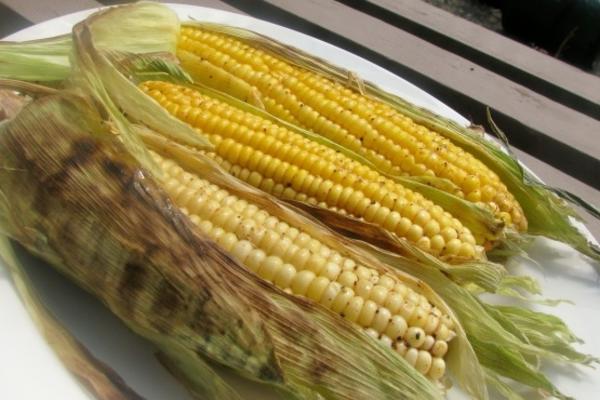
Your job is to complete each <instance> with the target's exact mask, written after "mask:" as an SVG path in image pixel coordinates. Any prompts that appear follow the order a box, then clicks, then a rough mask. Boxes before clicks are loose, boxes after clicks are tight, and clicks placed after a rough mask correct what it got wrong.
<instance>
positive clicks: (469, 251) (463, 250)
mask: <svg viewBox="0 0 600 400" xmlns="http://www.w3.org/2000/svg"><path fill="white" fill-rule="evenodd" d="M458 255H459V256H461V257H465V258H473V257H474V256H475V248H474V247H473V245H472V244H470V243H461V245H460V249H459V250H458Z"/></svg>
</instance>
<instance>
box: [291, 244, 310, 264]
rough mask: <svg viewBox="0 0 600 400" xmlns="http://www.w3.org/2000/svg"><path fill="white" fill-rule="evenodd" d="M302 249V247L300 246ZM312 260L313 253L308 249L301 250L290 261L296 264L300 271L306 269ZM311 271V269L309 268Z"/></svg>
mask: <svg viewBox="0 0 600 400" xmlns="http://www.w3.org/2000/svg"><path fill="white" fill-rule="evenodd" d="M298 247H300V246H298ZM310 258H311V253H310V251H309V250H308V249H303V248H300V250H298V251H297V252H296V253H294V257H292V259H291V260H290V262H291V263H292V264H294V265H295V266H296V267H297V268H298V269H304V268H306V265H307V264H308V261H309V260H310ZM309 269H310V267H309Z"/></svg>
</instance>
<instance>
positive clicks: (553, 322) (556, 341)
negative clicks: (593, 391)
mask: <svg viewBox="0 0 600 400" xmlns="http://www.w3.org/2000/svg"><path fill="white" fill-rule="evenodd" d="M486 309H487V311H488V312H489V313H490V314H491V315H493V316H494V318H496V320H497V321H499V322H500V323H501V324H503V325H505V324H508V323H510V324H511V325H512V326H514V329H516V330H518V331H519V332H520V333H521V334H522V335H524V336H525V337H527V340H528V341H529V343H531V344H533V345H535V346H537V347H539V348H542V349H546V350H549V351H552V352H553V353H556V354H561V355H563V356H564V358H565V359H567V360H569V361H572V362H576V363H580V364H584V365H592V364H593V363H598V362H599V361H600V360H599V359H598V358H596V357H592V356H590V355H587V354H583V353H580V352H578V351H576V350H575V349H573V347H572V344H573V343H582V341H581V339H579V338H578V337H577V336H575V335H574V334H573V332H571V330H570V329H569V328H568V327H567V326H566V325H565V323H564V322H563V321H562V320H561V319H560V318H557V317H555V316H553V315H550V314H546V313H542V312H539V311H534V310H529V309H526V308H522V307H514V306H499V305H489V304H488V305H486Z"/></svg>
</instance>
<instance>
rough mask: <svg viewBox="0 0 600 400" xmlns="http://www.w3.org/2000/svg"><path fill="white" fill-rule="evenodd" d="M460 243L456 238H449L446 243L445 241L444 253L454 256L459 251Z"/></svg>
mask: <svg viewBox="0 0 600 400" xmlns="http://www.w3.org/2000/svg"><path fill="white" fill-rule="evenodd" d="M461 244H462V243H461V242H460V240H458V239H452V240H449V241H448V243H446V248H445V251H444V252H445V253H446V254H449V255H453V256H455V255H457V254H458V252H459V251H460V246H461Z"/></svg>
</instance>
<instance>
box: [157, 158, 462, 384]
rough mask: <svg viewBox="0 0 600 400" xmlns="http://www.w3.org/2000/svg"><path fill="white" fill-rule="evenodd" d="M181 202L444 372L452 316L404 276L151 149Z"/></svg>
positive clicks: (265, 263)
mask: <svg viewBox="0 0 600 400" xmlns="http://www.w3.org/2000/svg"><path fill="white" fill-rule="evenodd" d="M152 156H153V157H154V159H155V161H156V162H157V164H158V165H159V166H160V167H161V169H162V171H163V173H164V176H163V180H164V186H163V187H164V188H165V190H166V191H167V192H168V193H169V195H170V196H171V198H172V199H173V201H174V202H175V204H176V205H177V206H178V207H180V208H181V209H182V210H183V212H184V213H186V214H187V215H188V216H189V218H190V220H191V221H192V222H193V223H195V224H196V225H197V226H198V227H199V228H200V229H201V230H202V231H203V232H204V233H206V234H207V235H208V236H209V237H210V238H211V239H213V240H214V241H215V242H216V243H217V244H218V245H219V246H221V247H222V248H223V249H224V250H226V251H228V252H230V253H231V254H232V256H233V257H235V258H236V259H237V260H238V261H239V262H240V263H242V264H243V265H244V266H246V267H247V268H248V269H250V270H252V271H253V272H255V273H256V274H258V275H259V276H260V277H262V278H263V279H265V280H267V281H269V282H271V283H273V284H275V285H276V286H278V287H279V288H280V289H282V290H285V291H287V292H288V293H290V294H294V295H298V296H304V297H308V298H310V299H312V300H313V301H315V302H319V303H320V304H322V305H323V306H325V307H326V308H329V309H330V310H331V311H333V312H335V313H338V314H340V315H341V316H342V317H344V318H346V319H347V320H349V321H351V322H353V323H356V324H357V325H359V326H360V327H362V329H364V330H365V331H366V333H367V334H369V335H370V336H372V337H374V338H376V339H378V340H379V341H381V342H382V343H383V344H385V345H386V346H388V347H390V348H393V349H394V350H395V351H397V352H398V353H399V354H400V355H401V356H403V357H404V358H405V359H406V360H407V361H408V362H409V363H410V364H411V365H412V366H414V367H415V368H416V369H417V370H418V371H420V372H421V373H423V374H424V375H426V376H428V377H430V378H431V379H433V380H437V379H439V378H441V377H442V376H443V375H444V371H445V362H444V355H445V354H446V351H447V350H448V342H449V341H450V340H452V338H453V337H454V336H455V331H454V330H453V327H454V325H453V322H452V320H451V319H450V318H449V317H448V316H447V315H445V314H443V313H442V312H441V311H440V310H439V309H438V308H436V307H435V306H433V305H432V304H431V303H430V302H429V301H428V299H427V298H426V297H425V296H424V295H422V294H419V293H417V292H416V291H414V290H413V289H411V288H410V287H408V286H407V285H406V284H404V283H403V282H402V281H400V280H399V278H398V277H397V276H394V275H391V274H383V275H381V274H379V272H378V271H376V270H374V269H371V268H367V267H365V266H362V265H360V264H358V263H357V262H355V261H354V260H353V259H352V258H349V257H346V256H344V255H342V254H340V253H339V252H338V251H336V250H333V249H331V248H330V247H328V246H326V245H324V244H322V243H321V241H319V240H317V239H315V238H314V237H311V236H310V235H309V234H308V233H306V232H304V231H303V230H302V227H298V226H290V224H288V223H286V222H285V221H282V220H280V219H279V218H277V217H275V216H273V215H270V214H269V213H268V212H267V211H266V210H264V209H261V208H259V207H258V206H257V205H255V204H252V203H249V202H248V201H246V200H243V199H240V198H238V197H236V196H235V195H232V194H230V193H229V192H228V191H227V190H225V189H222V188H221V187H219V186H217V185H215V184H212V183H210V182H208V181H207V180H204V179H201V178H199V177H198V176H196V175H194V174H191V173H189V172H187V171H186V170H185V169H184V168H182V167H181V166H180V165H178V164H177V163H176V162H175V161H173V160H170V159H166V158H163V157H161V156H159V155H158V154H156V153H152Z"/></svg>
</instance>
